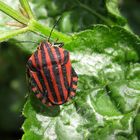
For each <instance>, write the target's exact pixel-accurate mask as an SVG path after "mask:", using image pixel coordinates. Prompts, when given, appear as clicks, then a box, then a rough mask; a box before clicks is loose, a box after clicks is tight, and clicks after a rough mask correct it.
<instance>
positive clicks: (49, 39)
mask: <svg viewBox="0 0 140 140" xmlns="http://www.w3.org/2000/svg"><path fill="white" fill-rule="evenodd" d="M61 18H62V16H61V17H59V19H58V20H57V21H56V22H55V24H54V25H53V27H52V29H51V32H50V35H49V37H48V42H49V41H50V37H51V35H52V32H53V30H54V28H55V26H56V25H57V24H58V22H59V21H60V19H61Z"/></svg>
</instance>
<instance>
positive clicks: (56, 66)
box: [27, 41, 78, 106]
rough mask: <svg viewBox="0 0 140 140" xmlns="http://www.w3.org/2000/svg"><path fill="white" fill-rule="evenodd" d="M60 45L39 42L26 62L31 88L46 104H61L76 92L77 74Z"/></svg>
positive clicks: (68, 56) (68, 54)
mask: <svg viewBox="0 0 140 140" xmlns="http://www.w3.org/2000/svg"><path fill="white" fill-rule="evenodd" d="M62 46H63V44H62V43H60V44H58V43H57V44H54V45H53V44H51V43H50V42H49V41H46V42H41V43H40V45H39V46H38V48H37V50H36V51H35V52H34V53H33V54H32V56H31V57H30V58H29V60H28V62H27V75H28V79H29V83H30V87H31V90H32V91H33V92H34V93H35V96H36V97H37V98H38V99H39V100H41V102H42V103H43V104H46V105H47V106H52V105H61V104H63V103H65V102H67V101H68V100H69V99H71V98H73V97H74V96H75V93H76V89H77V81H78V76H77V74H76V72H75V70H74V69H73V68H72V66H71V61H70V53H69V52H68V51H67V50H65V49H63V48H62Z"/></svg>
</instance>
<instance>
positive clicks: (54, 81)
mask: <svg viewBox="0 0 140 140" xmlns="http://www.w3.org/2000/svg"><path fill="white" fill-rule="evenodd" d="M44 50H45V53H46V62H50V66H49V68H50V69H49V70H50V75H51V80H52V83H53V87H54V90H55V93H56V96H57V99H58V103H59V104H62V101H61V97H60V94H59V91H58V87H57V83H56V80H55V76H54V74H53V70H52V63H51V59H50V57H49V54H48V50H47V49H46V47H44ZM48 96H51V95H50V94H48ZM49 99H50V100H51V101H52V102H54V100H53V98H52V96H51V97H50V98H49Z"/></svg>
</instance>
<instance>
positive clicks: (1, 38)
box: [0, 27, 29, 42]
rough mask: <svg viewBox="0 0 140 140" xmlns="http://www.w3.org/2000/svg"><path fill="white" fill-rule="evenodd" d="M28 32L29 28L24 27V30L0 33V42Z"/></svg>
mask: <svg viewBox="0 0 140 140" xmlns="http://www.w3.org/2000/svg"><path fill="white" fill-rule="evenodd" d="M28 30H29V28H28V27H25V28H21V29H18V30H11V31H7V32H2V33H0V42H2V41H5V40H7V39H9V38H12V37H14V36H16V35H18V34H21V33H25V32H27V31H28Z"/></svg>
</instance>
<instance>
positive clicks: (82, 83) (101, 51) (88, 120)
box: [22, 25, 140, 140]
mask: <svg viewBox="0 0 140 140" xmlns="http://www.w3.org/2000/svg"><path fill="white" fill-rule="evenodd" d="M64 48H65V49H67V50H69V51H70V52H71V61H72V62H73V67H74V68H75V70H76V72H77V73H78V76H79V82H78V90H77V95H76V97H75V98H74V99H73V100H72V101H70V102H67V103H66V104H64V105H60V106H56V107H55V106H54V107H50V108H47V107H45V106H44V105H42V104H41V102H40V101H39V100H37V99H36V98H35V96H34V95H33V93H31V96H30V97H29V98H28V100H27V103H26V104H25V107H24V110H23V115H24V116H25V117H26V120H25V122H24V124H23V127H22V128H23V130H24V135H23V137H22V140H32V139H35V140H36V139H41V140H54V139H57V140H64V139H66V140H71V139H73V140H93V139H94V140H99V139H101V140H112V139H114V140H135V139H138V135H137V133H136V132H138V130H137V129H139V127H138V126H137V127H135V128H134V125H133V123H134V120H135V118H136V116H137V115H138V110H139V106H140V104H139V101H140V88H139V87H140V72H139V69H140V63H139V62H140V54H139V52H140V39H139V38H138V37H137V36H135V35H133V34H131V33H130V32H128V31H126V30H125V29H123V28H121V27H117V26H115V27H107V26H103V25H97V26H94V28H93V29H90V30H85V31H83V32H80V33H78V34H75V35H73V40H71V41H70V42H67V43H66V44H65V46H64ZM137 120H138V119H137Z"/></svg>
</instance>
